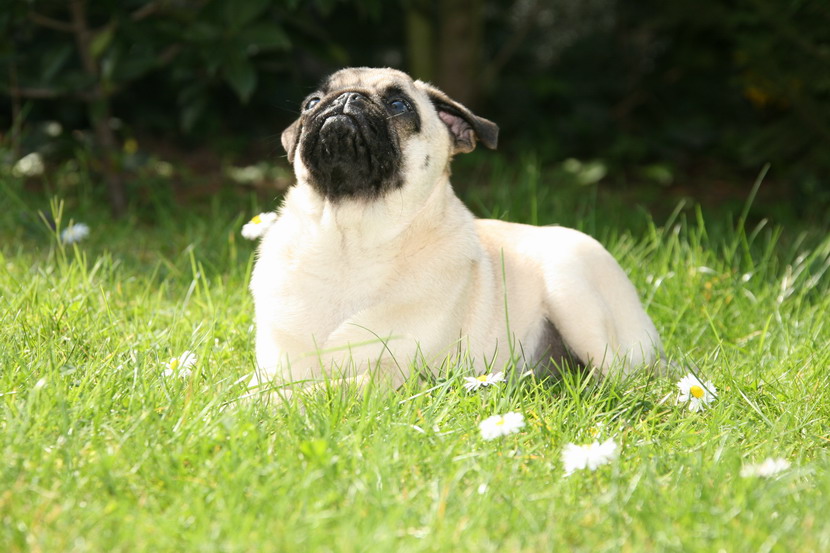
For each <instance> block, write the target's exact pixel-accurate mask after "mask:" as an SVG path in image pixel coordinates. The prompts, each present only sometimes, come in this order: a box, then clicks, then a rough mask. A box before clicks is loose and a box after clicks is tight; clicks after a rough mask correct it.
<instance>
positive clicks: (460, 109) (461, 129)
mask: <svg viewBox="0 0 830 553" xmlns="http://www.w3.org/2000/svg"><path fill="white" fill-rule="evenodd" d="M423 86H424V88H425V89H426V93H427V95H429V99H430V100H432V104H433V105H434V106H435V109H436V110H437V111H438V117H440V118H441V121H443V122H444V124H445V125H446V126H447V129H449V131H450V137H452V139H453V152H452V153H453V154H458V153H462V154H466V153H467V152H472V151H473V150H475V148H476V141H477V140H480V141H481V143H482V144H484V145H485V146H487V147H488V148H490V149H491V150H495V149H496V146H497V145H498V141H499V126H498V125H496V124H495V123H493V122H492V121H490V120H488V119H485V118H484V117H479V116H477V115H476V114H474V113H473V112H472V111H470V110H469V109H467V108H466V107H465V106H464V105H463V104H460V103H459V102H456V101H455V100H453V99H452V98H450V97H449V96H447V95H446V94H444V92H442V91H440V90H438V89H437V88H435V87H434V86H432V85H428V84H424V85H423Z"/></svg>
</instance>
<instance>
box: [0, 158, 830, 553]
mask: <svg viewBox="0 0 830 553" xmlns="http://www.w3.org/2000/svg"><path fill="white" fill-rule="evenodd" d="M488 179H490V182H491V184H490V185H488V186H479V187H478V188H475V189H473V188H468V189H464V196H465V199H466V200H467V202H468V204H469V205H471V206H472V207H473V208H474V209H475V210H476V211H477V212H478V213H480V214H483V215H491V214H496V215H498V216H501V217H503V218H506V219H511V220H519V221H529V222H536V223H540V224H549V223H553V222H561V223H563V224H568V225H570V226H576V227H579V228H583V229H585V230H587V231H589V232H591V233H592V234H594V235H596V236H598V237H599V238H601V239H602V240H603V242H604V243H605V244H606V245H607V246H608V247H609V249H610V250H611V251H612V252H613V253H614V254H615V255H616V256H617V258H618V259H619V260H620V262H621V264H622V265H623V266H624V267H625V268H626V270H627V271H628V272H629V274H630V275H631V278H632V279H633V281H634V283H635V285H636V286H637V288H638V289H639V290H640V291H641V294H642V296H643V298H644V300H645V302H646V304H647V309H648V311H649V313H650V314H651V315H652V317H653V318H654V320H655V323H656V325H657V327H658V329H660V331H661V333H662V336H663V339H664V342H665V344H666V349H667V352H668V354H669V356H670V357H672V358H673V359H675V360H676V361H677V362H679V363H680V364H682V365H684V366H693V367H696V370H698V371H699V372H700V373H701V375H702V376H703V377H705V378H708V379H711V380H712V381H713V382H714V383H715V385H716V386H717V388H718V390H719V393H720V397H719V399H718V400H717V401H716V402H715V403H713V404H712V406H711V408H710V409H707V410H706V411H704V412H702V413H690V412H688V411H687V410H685V409H684V408H683V407H682V406H677V405H676V404H675V400H676V396H677V394H676V388H675V380H674V379H659V378H657V379H655V378H651V377H649V376H647V375H641V376H637V377H635V378H633V379H632V380H630V381H627V382H607V383H605V384H602V385H598V386H595V385H591V384H590V383H589V382H587V381H585V380H580V379H579V378H577V377H575V376H570V377H566V378H565V379H564V380H562V381H561V382H558V383H553V384H550V383H539V382H535V381H529V380H525V381H522V382H516V381H515V380H514V381H513V382H510V383H508V384H506V385H501V386H498V387H494V388H491V389H487V390H484V391H483V392H479V393H475V394H470V393H467V392H466V391H465V390H464V389H463V388H462V383H463V380H462V376H463V375H464V374H466V373H465V369H464V367H458V368H455V369H454V370H452V371H450V373H449V374H448V375H444V376H446V378H440V379H438V380H437V381H435V382H432V383H429V384H423V383H418V382H414V381H413V382H410V383H408V384H407V386H406V387H405V388H404V389H403V390H401V391H398V392H396V393H379V392H372V393H370V394H369V395H368V396H367V397H365V398H362V397H359V396H357V395H355V394H351V395H349V394H347V395H346V396H345V397H343V396H341V395H336V394H335V395H331V394H326V393H322V392H321V393H319V394H317V395H315V396H313V397H312V398H310V399H309V400H308V402H307V404H306V408H305V410H300V409H297V408H296V405H292V404H289V405H283V406H280V407H277V408H267V407H265V406H263V405H260V404H257V403H244V404H240V403H238V402H235V400H236V399H237V398H238V397H239V396H240V395H241V394H243V393H244V391H245V384H244V376H245V375H246V374H247V373H249V372H250V371H251V370H252V368H253V339H252V329H251V325H252V322H253V319H252V311H253V309H252V303H251V300H250V298H249V296H248V292H247V282H248V278H249V275H250V269H251V266H252V260H253V244H251V243H248V242H245V241H244V240H242V239H241V237H240V236H239V228H240V226H241V223H242V221H243V220H244V219H245V218H246V217H249V216H250V215H251V214H252V213H251V208H250V207H249V206H251V203H252V202H251V200H250V198H245V199H242V200H238V201H236V202H225V201H218V200H217V201H214V202H213V203H212V204H211V205H209V206H202V207H198V208H178V209H177V208H174V207H172V206H170V207H166V208H161V207H158V208H157V210H156V211H154V212H153V213H154V214H153V217H152V218H151V223H148V219H147V218H141V219H140V218H132V219H128V220H126V221H123V222H117V223H115V222H112V221H110V220H108V219H107V218H106V217H103V216H102V215H101V213H102V212H101V210H100V209H99V208H96V207H95V205H94V204H93V203H90V202H84V201H80V202H78V201H75V200H72V201H67V204H66V206H65V207H64V209H63V213H62V224H63V225H65V224H66V222H67V220H68V219H69V218H74V219H76V220H83V221H85V222H87V223H88V224H90V226H91V227H92V235H91V236H90V238H89V239H88V240H86V241H84V242H82V243H81V244H79V245H78V246H77V247H63V246H60V245H59V244H58V241H57V240H56V239H55V237H54V235H53V234H50V233H49V232H47V231H46V227H45V225H42V224H40V223H37V222H35V221H34V219H33V218H32V217H31V215H30V216H29V218H28V220H27V222H25V223H21V222H20V221H21V220H20V218H19V216H18V215H19V214H20V213H21V212H26V211H28V212H29V213H32V212H33V211H34V208H44V207H45V205H44V204H43V203H42V202H39V200H37V199H26V200H23V199H21V197H22V195H21V194H20V193H19V190H20V188H19V183H16V182H12V181H10V180H7V181H6V182H4V183H0V184H3V186H2V187H0V194H3V195H5V196H6V199H4V200H3V205H4V206H8V207H7V209H5V210H4V212H3V213H2V214H0V238H1V239H2V240H1V241H0V321H2V323H0V344H1V345H2V347H1V348H0V551H4V552H9V553H12V552H19V551H33V552H35V551H43V552H62V551H77V552H83V551H89V552H101V551H107V552H122V551H123V552H134V551H229V552H235V551H240V552H241V551H246V552H247V551H257V552H258V551H302V552H307V551H361V552H373V551H378V552H388V551H396V552H407V551H473V552H486V551H494V552H495V551H499V552H502V551H565V550H567V551H586V552H587V551H590V552H599V551H609V552H617V551H632V552H642V551H682V552H693V551H701V552H703V551H706V552H710V551H719V550H721V551H730V552H733V551H784V552H792V551H827V550H830V516H828V513H830V475H829V474H828V469H830V455H828V453H827V447H828V445H830V397H828V396H830V370H828V369H830V325H828V322H827V321H828V312H830V293H828V292H830V285H828V281H830V278H828V272H827V268H828V259H830V238H828V237H827V236H826V235H823V234H822V233H821V232H816V231H815V230H813V231H811V230H810V229H795V228H783V229H782V228H777V227H774V226H773V225H771V224H768V225H766V226H764V225H758V226H755V225H754V224H753V226H751V227H750V228H748V229H746V230H744V228H743V226H742V224H741V221H744V220H746V219H751V212H749V213H750V216H749V217H747V216H746V213H745V214H744V215H743V216H742V217H741V216H739V217H737V218H736V220H734V221H731V220H727V219H726V218H718V219H716V220H706V217H705V216H704V214H702V213H701V212H700V211H699V210H696V209H694V208H693V207H685V208H684V207H682V206H680V207H679V208H678V210H677V211H676V212H675V213H674V214H672V215H671V216H670V217H668V218H666V219H664V220H660V221H658V222H657V223H652V222H651V220H650V219H649V217H648V216H647V215H646V214H645V212H644V211H643V210H641V209H631V208H630V207H629V206H625V205H622V204H620V203H619V202H618V201H617V200H615V198H614V197H613V196H610V195H606V194H603V193H597V189H596V188H585V189H581V190H560V189H558V188H557V187H556V186H555V185H554V184H553V183H552V182H550V179H548V178H546V177H545V175H540V174H539V172H538V170H535V169H534V168H533V166H532V164H531V165H529V166H528V167H526V168H519V169H518V170H516V171H515V172H510V171H508V170H507V169H505V168H501V169H500V170H497V171H495V172H493V174H492V175H490V176H488ZM478 182H481V181H478ZM261 207H262V208H267V207H269V206H267V205H263V206H261ZM802 230H803V231H804V232H802ZM818 230H820V229H818ZM184 350H192V351H194V352H195V353H196V354H197V355H198V358H199V362H198V364H197V365H196V367H195V370H194V372H193V373H192V375H191V376H190V377H189V378H187V379H177V378H165V377H164V376H163V375H162V371H163V369H164V362H165V361H168V360H169V359H170V358H171V357H173V356H176V355H179V354H180V353H181V352H182V351H184ZM508 410H516V411H520V412H522V413H523V414H524V415H525V418H526V421H527V425H526V427H525V428H524V429H523V431H522V432H521V433H519V434H516V435H513V436H509V437H505V438H501V439H498V440H494V441H489V442H485V441H482V439H481V438H480V436H479V432H478V428H477V424H478V422H480V421H481V420H483V419H484V418H486V417H488V416H490V415H492V414H494V413H503V412H506V411H508ZM598 423H602V424H603V425H604V426H603V430H602V435H603V436H604V437H608V436H613V437H615V439H616V440H617V442H618V443H619V444H620V446H621V449H620V457H619V459H618V460H616V461H615V462H613V463H611V464H610V465H608V466H605V467H601V468H600V469H599V470H597V471H596V472H586V471H583V472H577V473H575V474H573V475H572V476H570V477H567V478H564V477H563V470H562V464H561V460H560V455H561V451H562V448H563V447H564V445H565V444H567V443H568V442H576V443H587V442H590V441H592V440H593V439H594V437H593V435H592V434H591V429H592V428H593V427H594V426H595V425H597V424H598ZM768 456H773V457H784V458H786V459H788V460H789V461H790V462H791V463H792V468H791V469H790V470H788V471H786V472H784V473H783V474H781V475H780V476H779V477H777V478H773V479H757V478H754V479H748V478H742V477H741V476H740V475H739V472H740V468H741V466H742V464H743V463H745V462H750V461H760V460H762V459H764V458H765V457H768Z"/></svg>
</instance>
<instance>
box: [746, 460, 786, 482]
mask: <svg viewBox="0 0 830 553" xmlns="http://www.w3.org/2000/svg"><path fill="white" fill-rule="evenodd" d="M788 468H790V462H789V461H787V460H786V459H781V458H776V459H773V458H771V457H768V458H766V459H764V461H763V462H762V463H758V464H747V465H744V466H742V467H741V476H742V477H744V478H751V477H753V476H760V477H762V478H769V477H771V476H775V475H776V474H779V473H781V472H784V471H785V470H787V469H788Z"/></svg>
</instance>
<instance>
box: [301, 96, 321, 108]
mask: <svg viewBox="0 0 830 553" xmlns="http://www.w3.org/2000/svg"><path fill="white" fill-rule="evenodd" d="M319 103H320V98H312V99H311V100H309V101H308V102H306V103H305V106H303V111H308V110H310V109H311V108H313V107H314V106H316V105H317V104H319Z"/></svg>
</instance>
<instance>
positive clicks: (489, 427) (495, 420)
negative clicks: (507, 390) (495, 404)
mask: <svg viewBox="0 0 830 553" xmlns="http://www.w3.org/2000/svg"><path fill="white" fill-rule="evenodd" d="M524 425H525V417H524V415H522V414H521V413H514V412H512V411H511V412H510V413H505V414H504V415H493V416H492V417H489V418H486V419H484V420H483V421H481V422H480V423H479V424H478V429H479V430H481V437H482V438H483V439H485V440H492V439H494V438H498V437H501V436H507V435H508V434H515V433H516V432H518V431H519V429H520V428H522V427H523V426H524Z"/></svg>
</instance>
